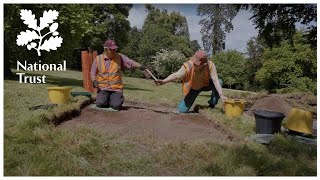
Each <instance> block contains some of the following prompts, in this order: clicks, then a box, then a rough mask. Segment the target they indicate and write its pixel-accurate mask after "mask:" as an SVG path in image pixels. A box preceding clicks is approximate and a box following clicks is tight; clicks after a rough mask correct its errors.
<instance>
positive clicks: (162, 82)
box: [153, 79, 165, 86]
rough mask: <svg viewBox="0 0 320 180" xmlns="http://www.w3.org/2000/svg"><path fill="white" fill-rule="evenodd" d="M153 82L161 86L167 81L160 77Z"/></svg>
mask: <svg viewBox="0 0 320 180" xmlns="http://www.w3.org/2000/svg"><path fill="white" fill-rule="evenodd" d="M153 84H154V85H156V86H161V85H163V84H165V82H164V81H163V80H161V79H158V80H154V81H153Z"/></svg>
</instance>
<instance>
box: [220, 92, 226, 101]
mask: <svg viewBox="0 0 320 180" xmlns="http://www.w3.org/2000/svg"><path fill="white" fill-rule="evenodd" d="M220 98H221V101H222V102H225V101H226V100H227V99H228V98H227V97H226V96H224V95H223V94H220Z"/></svg>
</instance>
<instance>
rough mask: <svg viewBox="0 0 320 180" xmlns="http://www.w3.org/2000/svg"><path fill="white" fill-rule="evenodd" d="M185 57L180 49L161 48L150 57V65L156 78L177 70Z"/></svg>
mask: <svg viewBox="0 0 320 180" xmlns="http://www.w3.org/2000/svg"><path fill="white" fill-rule="evenodd" d="M186 60H187V58H186V57H185V56H184V55H183V54H182V53H181V52H180V51H176V50H173V51H168V50H165V49H161V50H160V51H159V52H157V53H156V55H155V56H153V57H152V62H151V64H152V66H153V67H154V70H155V71H156V76H157V77H158V78H160V77H162V78H164V77H167V76H168V75H170V74H171V73H173V72H175V71H177V70H179V68H180V67H181V66H182V65H183V63H184V62H185V61H186Z"/></svg>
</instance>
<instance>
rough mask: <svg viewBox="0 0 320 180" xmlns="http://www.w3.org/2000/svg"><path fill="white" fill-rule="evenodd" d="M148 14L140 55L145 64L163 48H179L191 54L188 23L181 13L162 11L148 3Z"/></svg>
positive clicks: (143, 30) (185, 53) (188, 54)
mask: <svg viewBox="0 0 320 180" xmlns="http://www.w3.org/2000/svg"><path fill="white" fill-rule="evenodd" d="M146 8H147V10H148V15H147V17H146V19H145V21H144V24H143V27H142V37H141V41H140V44H139V50H140V56H141V57H142V59H143V60H142V61H143V63H144V64H146V65H149V64H150V60H151V57H152V56H154V55H156V53H157V52H159V51H160V50H161V49H166V50H170V51H173V50H177V51H180V52H181V53H183V54H184V55H185V56H187V57H188V56H191V55H192V50H191V49H190V41H189V32H188V24H187V21H186V18H185V17H184V16H181V15H180V14H179V13H175V12H173V13H170V14H168V12H167V11H166V10H162V11H160V9H158V8H155V7H154V6H152V5H146Z"/></svg>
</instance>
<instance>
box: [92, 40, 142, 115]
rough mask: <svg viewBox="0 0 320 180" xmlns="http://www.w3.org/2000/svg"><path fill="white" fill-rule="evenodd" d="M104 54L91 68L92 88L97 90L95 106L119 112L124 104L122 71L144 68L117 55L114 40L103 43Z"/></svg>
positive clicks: (98, 57)
mask: <svg viewBox="0 0 320 180" xmlns="http://www.w3.org/2000/svg"><path fill="white" fill-rule="evenodd" d="M103 47H104V52H103V54H100V55H98V56H97V57H96V59H95V60H94V62H93V63H92V66H91V73H90V75H91V80H92V82H93V87H94V88H97V89H98V92H97V97H96V106H97V107H100V108H109V107H110V108H112V109H114V110H120V109H121V107H122V104H123V102H124V98H123V83H122V71H124V70H125V69H136V68H140V69H145V67H144V66H142V65H141V64H139V63H138V62H135V61H133V60H131V59H129V58H128V57H127V56H125V55H123V54H120V53H117V52H116V50H117V49H118V46H117V44H116V42H115V41H114V40H111V39H109V40H107V41H105V43H104V45H103Z"/></svg>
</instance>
